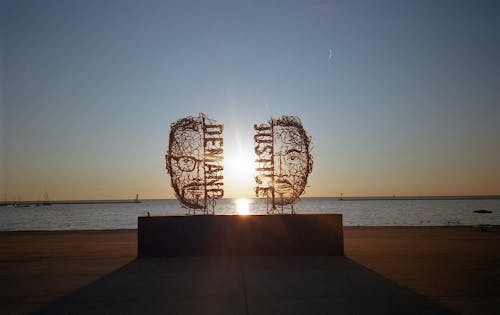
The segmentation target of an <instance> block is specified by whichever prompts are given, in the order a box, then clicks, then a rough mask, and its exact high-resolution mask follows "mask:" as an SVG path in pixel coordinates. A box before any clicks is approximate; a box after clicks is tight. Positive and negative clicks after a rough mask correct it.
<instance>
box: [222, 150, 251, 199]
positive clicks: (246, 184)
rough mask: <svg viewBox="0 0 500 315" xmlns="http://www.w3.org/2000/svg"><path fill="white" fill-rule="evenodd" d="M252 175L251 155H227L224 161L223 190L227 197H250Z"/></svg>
mask: <svg viewBox="0 0 500 315" xmlns="http://www.w3.org/2000/svg"><path fill="white" fill-rule="evenodd" d="M254 173H255V163H254V156H253V155H251V154H242V153H240V154H238V153H236V154H234V153H232V154H229V153H228V154H227V155H226V156H225V161H224V186H225V187H224V190H226V192H227V194H226V195H227V197H233V198H235V197H236V198H238V197H250V196H252V195H253V182H254Z"/></svg>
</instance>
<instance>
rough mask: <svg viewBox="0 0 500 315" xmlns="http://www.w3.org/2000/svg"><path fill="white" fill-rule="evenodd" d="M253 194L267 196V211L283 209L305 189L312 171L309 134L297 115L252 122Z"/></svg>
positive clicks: (271, 212)
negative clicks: (257, 123) (254, 169)
mask: <svg viewBox="0 0 500 315" xmlns="http://www.w3.org/2000/svg"><path fill="white" fill-rule="evenodd" d="M254 130H255V136H254V141H255V154H256V155H257V159H256V160H255V162H256V164H257V167H256V171H257V176H256V177H255V181H256V183H257V186H256V187H255V194H256V196H257V197H264V198H266V206H267V213H268V214H273V213H284V211H285V206H288V207H289V208H290V210H291V213H295V212H294V209H293V204H294V202H295V201H297V200H298V199H299V197H300V195H302V193H303V192H304V189H305V187H306V184H307V177H308V176H309V174H310V173H311V171H312V166H313V160H312V155H311V152H310V150H311V148H310V147H311V138H310V137H309V136H308V135H307V133H306V131H305V129H304V127H303V126H302V122H301V121H300V119H299V118H298V117H294V116H282V117H281V118H279V119H273V118H271V119H270V120H269V122H268V123H267V124H260V125H254Z"/></svg>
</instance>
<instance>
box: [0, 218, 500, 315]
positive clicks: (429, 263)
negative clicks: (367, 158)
mask: <svg viewBox="0 0 500 315" xmlns="http://www.w3.org/2000/svg"><path fill="white" fill-rule="evenodd" d="M499 232H500V230H499V228H498V227H496V228H494V229H492V230H490V231H488V232H480V231H477V230H474V229H473V228H472V227H369V228H368V227H347V228H345V229H344V238H345V255H346V256H347V257H349V258H350V259H352V260H354V261H356V262H357V263H359V264H361V265H363V266H365V267H367V268H369V269H372V270H373V271H375V272H377V273H379V274H381V275H382V276H384V277H386V278H388V279H390V280H392V281H395V282H397V283H398V284H399V285H401V286H404V287H407V288H409V289H411V290H413V291H415V292H417V293H420V294H422V295H424V296H426V297H428V298H430V299H432V300H434V301H436V302H437V303H439V304H442V305H444V306H446V307H448V308H450V309H452V310H455V311H457V312H459V313H463V314H491V313H493V312H494V310H495V309H499V308H500V233H499ZM136 251H137V231H136V230H117V231H58V232H2V233H0V313H2V314H26V313H28V312H31V311H34V310H37V309H39V308H40V307H42V306H44V305H47V304H48V303H50V302H53V301H55V300H57V299H58V298H60V297H62V296H65V295H67V294H69V293H71V292H73V291H74V290H76V289H78V288H81V287H82V286H85V285H87V284H89V283H91V282H93V281H95V280H97V279H99V278H101V277H102V276H104V275H107V274H109V273H110V272H112V271H114V270H116V269H118V268H120V267H122V266H124V265H125V264H127V263H128V262H130V261H132V260H134V259H135V257H136Z"/></svg>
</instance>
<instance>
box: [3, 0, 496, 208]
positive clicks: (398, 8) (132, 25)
mask: <svg viewBox="0 0 500 315" xmlns="http://www.w3.org/2000/svg"><path fill="white" fill-rule="evenodd" d="M0 6H1V7H0V15H1V16H0V21H1V25H0V27H1V32H0V36H1V37H0V39H1V41H0V45H1V46H0V48H1V49H0V53H1V59H0V60H1V62H0V73H1V76H2V77H1V85H0V99H1V103H0V104H1V108H0V130H1V132H0V145H1V147H0V149H1V150H0V158H1V161H0V162H1V163H0V179H1V181H0V193H1V195H0V199H4V198H6V199H9V200H38V199H42V198H43V196H44V194H48V195H49V198H50V199H51V200H63V199H128V198H134V197H135V194H136V193H138V194H139V195H140V197H141V198H143V199H148V198H173V194H172V189H171V188H170V181H169V178H168V175H167V173H166V171H165V168H164V166H165V165H164V154H165V151H166V149H167V141H168V133H169V127H170V124H171V123H172V122H173V121H175V120H177V119H179V118H181V117H184V116H187V115H197V114H198V113H199V112H204V113H206V114H207V115H208V116H209V117H211V118H214V119H216V120H217V121H219V122H221V123H224V124H225V130H224V138H225V148H224V149H225V158H226V170H225V180H224V183H225V191H226V197H252V196H253V187H254V182H253V174H252V172H251V170H250V169H249V164H251V161H252V159H253V158H254V156H253V143H252V141H253V129H252V125H253V124H254V123H260V122H265V121H267V120H268V119H269V118H270V117H271V116H272V117H279V116H281V115H297V116H299V117H300V118H301V120H302V122H303V124H304V127H305V128H306V130H307V131H308V133H309V134H310V135H311V136H312V139H313V151H312V153H313V157H314V168H313V172H312V175H311V177H310V179H309V187H308V188H307V189H306V193H305V195H304V196H305V197H314V196H339V194H340V193H343V194H344V196H367V195H369V196H377V195H389V196H392V195H397V196H403V195H500V176H499V174H500V163H499V161H500V145H499V143H500V103H499V100H500V79H499V78H500V75H499V73H500V59H499V58H498V56H499V55H500V42H499V41H498V38H499V33H500V22H499V19H498V16H499V13H500V11H499V4H498V2H497V1H481V2H479V3H478V2H476V1H453V3H452V5H451V4H450V5H446V3H443V2H439V3H436V2H435V1H409V2H405V3H398V2H394V1H376V2H373V1H296V2H293V3H291V2H290V1H273V2H269V1H252V2H251V3H246V2H241V1H190V2H187V1H162V2H156V1H113V0H107V1H96V0H95V1H94V0H90V1H62V0H61V1H43V0H42V1H2V2H1V4H0Z"/></svg>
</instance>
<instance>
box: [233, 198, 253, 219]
mask: <svg viewBox="0 0 500 315" xmlns="http://www.w3.org/2000/svg"><path fill="white" fill-rule="evenodd" d="M235 203H236V213H238V214H239V215H247V214H250V203H251V200H250V199H246V198H239V199H236V201H235Z"/></svg>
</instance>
